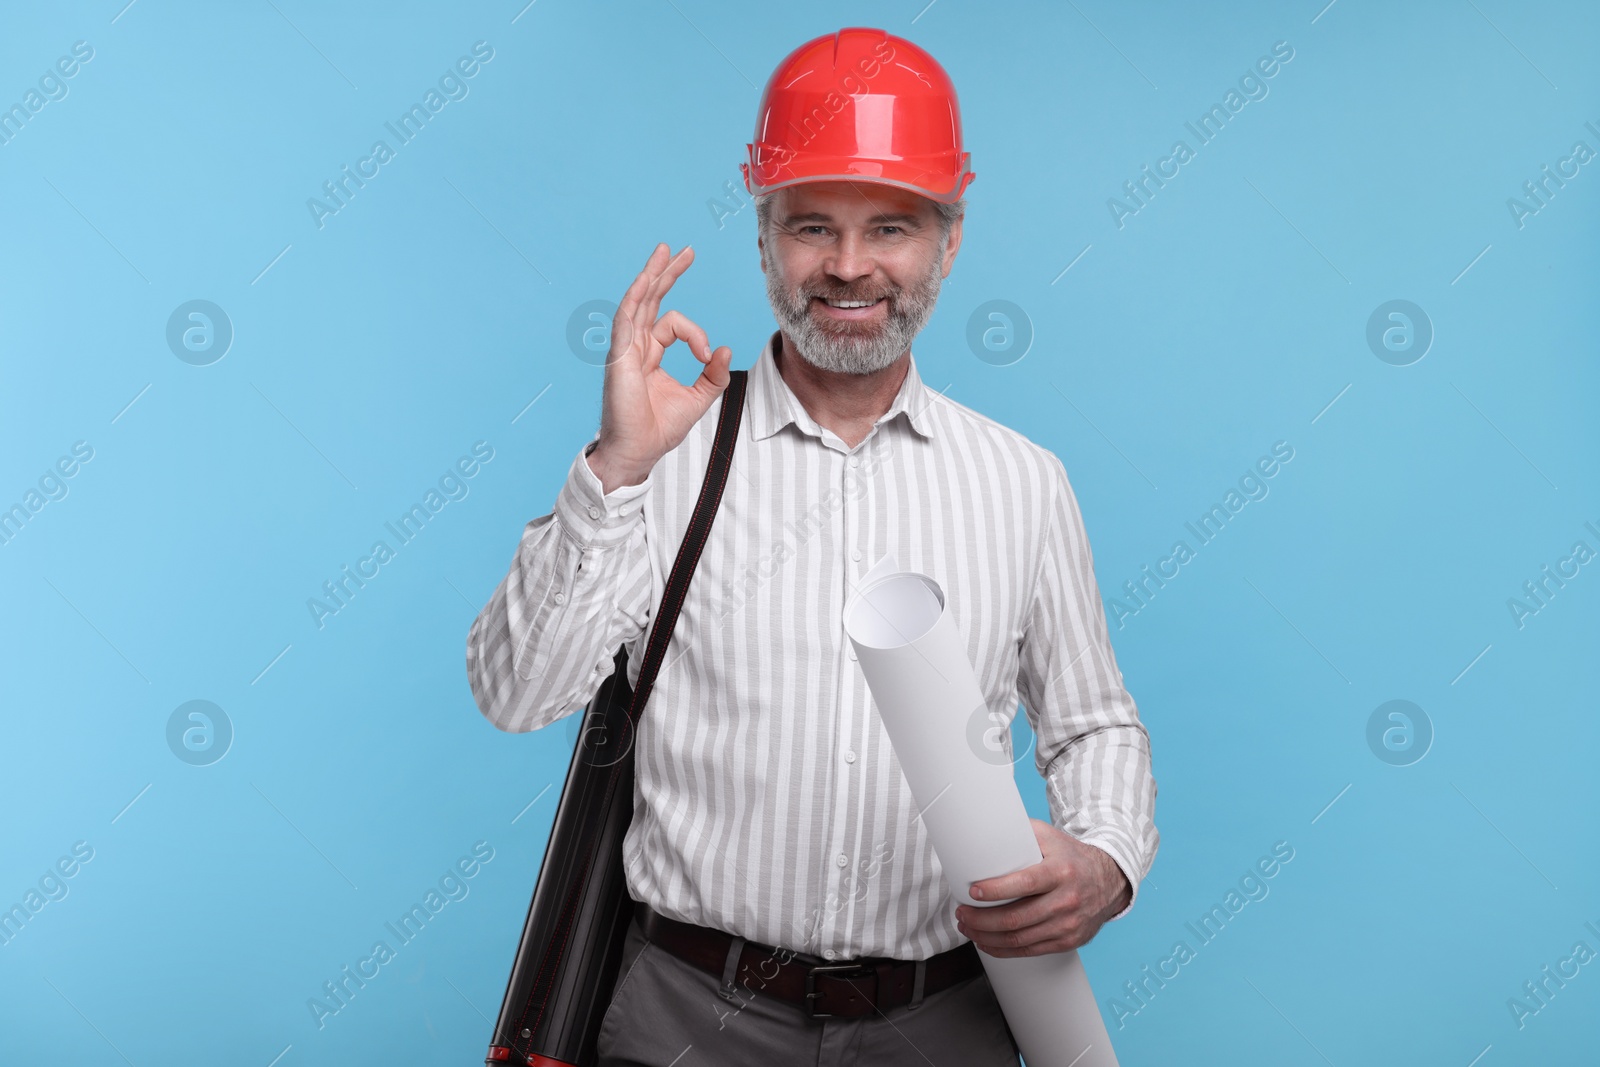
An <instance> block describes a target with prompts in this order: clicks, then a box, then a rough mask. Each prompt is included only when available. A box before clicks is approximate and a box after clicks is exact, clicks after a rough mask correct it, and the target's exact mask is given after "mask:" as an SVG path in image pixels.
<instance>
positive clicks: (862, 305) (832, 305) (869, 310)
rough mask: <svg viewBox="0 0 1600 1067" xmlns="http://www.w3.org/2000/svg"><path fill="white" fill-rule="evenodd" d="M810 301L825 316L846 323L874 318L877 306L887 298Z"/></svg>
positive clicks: (817, 297)
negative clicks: (822, 308)
mask: <svg viewBox="0 0 1600 1067" xmlns="http://www.w3.org/2000/svg"><path fill="white" fill-rule="evenodd" d="M811 299H812V300H813V301H815V302H816V303H818V304H820V305H822V306H823V307H824V308H825V309H826V311H825V314H826V315H827V316H828V317H829V318H834V319H844V320H847V321H848V320H854V319H869V318H872V317H874V316H875V315H877V308H878V305H879V304H882V303H884V302H885V300H886V299H887V298H885V297H881V296H880V297H878V298H877V299H876V300H835V299H833V298H832V297H822V296H814V297H812V298H811Z"/></svg>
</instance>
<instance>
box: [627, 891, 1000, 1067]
mask: <svg viewBox="0 0 1600 1067" xmlns="http://www.w3.org/2000/svg"><path fill="white" fill-rule="evenodd" d="M741 944H742V943H741V942H737V941H736V942H735V943H734V945H733V948H732V950H731V951H730V953H729V955H730V956H732V955H733V954H734V953H735V952H737V950H738V948H739V947H740V946H741ZM729 973H731V968H730V972H729ZM721 986H722V983H721V982H719V981H718V980H717V979H716V978H715V977H713V976H712V975H710V974H708V973H706V972H705V971H702V970H701V969H700V968H698V967H696V966H694V965H693V964H690V963H685V962H684V961H683V960H680V959H678V957H676V956H674V955H672V954H671V953H670V952H668V951H667V950H666V949H664V948H661V947H660V946H659V945H655V944H652V943H651V942H650V941H648V940H647V939H646V938H645V936H644V931H643V929H642V928H641V927H640V926H639V921H638V919H637V917H635V919H634V921H633V922H632V924H630V926H629V929H628V938H627V941H626V942H625V944H624V947H623V951H622V967H621V969H620V970H619V971H618V972H617V983H616V985H615V986H614V987H613V989H612V993H611V1004H610V1007H608V1008H607V1009H606V1014H605V1018H604V1019H603V1020H602V1021H601V1024H600V1044H599V1054H600V1067H706V1065H711V1064H738V1065H745V1064H759V1065H760V1067H790V1065H794V1067H799V1065H802V1064H803V1065H805V1067H817V1065H827V1067H835V1065H838V1067H848V1065H851V1064H863V1065H866V1064H872V1065H875V1067H876V1065H880V1064H881V1065H885V1067H893V1065H896V1064H907V1065H915V1067H925V1065H927V1064H933V1065H935V1067H945V1065H947V1064H948V1065H950V1067H990V1065H994V1067H1019V1064H1020V1061H1019V1059H1018V1055H1017V1045H1016V1042H1015V1040H1013V1038H1012V1036H1011V1030H1010V1028H1009V1027H1008V1026H1007V1025H1006V1020H1005V1016H1004V1015H1002V1014H1001V1012H1000V1004H999V1002H998V1001H996V1000H995V997H994V989H993V988H992V987H991V986H990V985H989V976H988V975H986V974H980V975H978V976H976V977H974V978H969V979H967V980H966V981H963V982H958V983H957V984H955V985H953V986H949V987H948V988H946V989H941V990H940V991H938V992H937V993H931V994H929V995H927V996H925V997H923V998H922V999H921V1001H920V1003H918V1002H916V1001H913V1002H912V1003H910V1004H903V1005H901V1006H900V1007H898V1008H892V1009H890V1010H889V1011H888V1012H878V1013H875V1014H873V1015H868V1016H864V1017H862V1018H859V1019H843V1018H822V1019H812V1018H810V1017H809V1016H808V1014H807V1012H806V1009H805V1008H803V1007H802V1006H800V1005H798V1004H794V1003H791V1002H790V1001H786V1000H780V999H778V998H776V997H771V996H762V995H761V993H760V992H759V990H757V991H754V992H753V991H751V990H750V989H749V988H747V987H746V986H744V985H743V984H738V983H736V984H734V985H733V987H732V988H733V991H732V992H730V993H729V994H728V995H727V997H724V996H723V993H722V988H721Z"/></svg>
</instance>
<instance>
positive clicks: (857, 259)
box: [823, 233, 874, 283]
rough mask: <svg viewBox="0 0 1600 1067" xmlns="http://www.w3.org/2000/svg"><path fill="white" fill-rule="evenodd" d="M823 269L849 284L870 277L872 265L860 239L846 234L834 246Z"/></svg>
mask: <svg viewBox="0 0 1600 1067" xmlns="http://www.w3.org/2000/svg"><path fill="white" fill-rule="evenodd" d="M823 267H824V269H825V270H827V272H828V273H829V274H831V275H833V276H834V277H835V278H838V279H839V280H840V281H842V282H845V283H849V282H853V281H856V280H857V279H858V278H865V277H867V276H868V275H870V274H871V273H872V271H873V268H874V264H873V262H872V256H871V255H870V254H868V252H867V249H866V247H865V243H864V242H863V241H862V239H861V237H860V236H859V235H857V234H852V233H847V234H845V235H844V236H842V237H840V238H839V243H838V244H836V245H834V247H833V254H832V255H831V256H829V257H828V261H827V262H826V263H825V264H823Z"/></svg>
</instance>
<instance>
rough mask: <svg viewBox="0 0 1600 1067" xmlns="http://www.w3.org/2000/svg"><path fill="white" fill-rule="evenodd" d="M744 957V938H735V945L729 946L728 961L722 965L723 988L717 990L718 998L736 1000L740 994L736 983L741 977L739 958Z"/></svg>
mask: <svg viewBox="0 0 1600 1067" xmlns="http://www.w3.org/2000/svg"><path fill="white" fill-rule="evenodd" d="M742 955H744V938H742V937H737V936H736V937H734V939H733V943H732V944H730V945H729V946H728V960H727V962H726V963H724V964H723V965H722V988H721V989H718V990H717V996H719V997H721V998H722V999H723V1000H734V999H735V998H737V996H738V993H737V992H735V990H734V982H735V981H736V980H737V979H738V975H739V957H740V956H742Z"/></svg>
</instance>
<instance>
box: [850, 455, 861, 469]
mask: <svg viewBox="0 0 1600 1067" xmlns="http://www.w3.org/2000/svg"><path fill="white" fill-rule="evenodd" d="M850 466H852V467H859V466H861V457H860V456H851V457H850Z"/></svg>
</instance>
